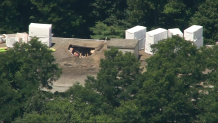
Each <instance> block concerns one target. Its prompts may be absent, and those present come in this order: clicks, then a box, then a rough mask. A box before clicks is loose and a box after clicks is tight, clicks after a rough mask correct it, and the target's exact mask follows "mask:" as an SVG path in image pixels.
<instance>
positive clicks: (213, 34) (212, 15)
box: [190, 0, 218, 44]
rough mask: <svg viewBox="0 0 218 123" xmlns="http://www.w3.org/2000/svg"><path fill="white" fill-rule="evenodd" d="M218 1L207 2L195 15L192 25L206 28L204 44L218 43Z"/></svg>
mask: <svg viewBox="0 0 218 123" xmlns="http://www.w3.org/2000/svg"><path fill="white" fill-rule="evenodd" d="M217 6H218V1H217V0H206V2H205V3H203V4H201V5H200V6H199V8H198V11H197V12H196V13H195V14H194V16H193V17H192V19H191V22H190V24H196V25H201V26H203V27H204V32H203V35H204V44H215V43H216V41H218V36H217V34H218V33H217V31H216V30H217V29H218V24H217V23H218V20H217V19H216V18H217V17H218V10H217Z"/></svg>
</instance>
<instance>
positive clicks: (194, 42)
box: [193, 37, 204, 49]
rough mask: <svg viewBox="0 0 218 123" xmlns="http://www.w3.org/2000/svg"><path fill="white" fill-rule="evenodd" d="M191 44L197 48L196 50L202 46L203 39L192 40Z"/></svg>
mask: <svg viewBox="0 0 218 123" xmlns="http://www.w3.org/2000/svg"><path fill="white" fill-rule="evenodd" d="M193 44H195V45H196V46H197V48H198V49H199V48H200V47H202V46H203V44H204V42H203V37H201V38H199V39H197V40H194V41H193Z"/></svg>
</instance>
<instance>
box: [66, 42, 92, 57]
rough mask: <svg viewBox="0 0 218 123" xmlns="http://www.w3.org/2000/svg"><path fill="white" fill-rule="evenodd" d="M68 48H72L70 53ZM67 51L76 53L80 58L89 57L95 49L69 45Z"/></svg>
mask: <svg viewBox="0 0 218 123" xmlns="http://www.w3.org/2000/svg"><path fill="white" fill-rule="evenodd" d="M70 48H73V50H72V51H70ZM68 50H69V51H70V52H71V53H72V54H74V52H77V53H78V54H81V55H82V56H90V55H92V53H91V51H92V50H95V48H92V47H82V46H77V45H69V47H68Z"/></svg>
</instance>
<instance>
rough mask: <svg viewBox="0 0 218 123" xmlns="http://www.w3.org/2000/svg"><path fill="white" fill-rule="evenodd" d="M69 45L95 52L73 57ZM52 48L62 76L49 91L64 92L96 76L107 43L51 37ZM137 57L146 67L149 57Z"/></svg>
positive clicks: (141, 54)
mask: <svg viewBox="0 0 218 123" xmlns="http://www.w3.org/2000/svg"><path fill="white" fill-rule="evenodd" d="M70 44H72V45H77V46H83V47H92V48H95V52H94V54H93V55H91V56H88V57H83V58H78V57H74V56H73V55H72V54H71V53H70V52H69V51H68V46H69V45H70ZM0 47H6V45H5V43H3V44H0ZM52 48H55V49H56V51H55V52H53V53H52V55H53V56H54V58H55V59H56V61H55V62H56V63H58V64H59V67H60V68H62V74H61V76H60V78H59V79H58V80H57V81H55V82H54V83H53V89H52V90H49V91H51V92H55V91H59V92H64V91H66V90H67V89H68V88H69V87H71V86H72V85H73V84H75V83H77V82H79V83H80V84H82V85H83V84H84V83H85V80H86V78H87V75H89V76H96V75H97V73H98V71H99V63H100V59H102V58H104V51H105V50H107V42H105V41H103V40H94V39H93V40H92V39H75V38H58V37H52ZM139 55H140V61H141V67H144V66H146V62H145V59H147V58H149V57H150V56H151V55H149V54H146V53H145V52H144V50H141V51H139ZM144 71H145V69H144ZM43 90H46V89H43Z"/></svg>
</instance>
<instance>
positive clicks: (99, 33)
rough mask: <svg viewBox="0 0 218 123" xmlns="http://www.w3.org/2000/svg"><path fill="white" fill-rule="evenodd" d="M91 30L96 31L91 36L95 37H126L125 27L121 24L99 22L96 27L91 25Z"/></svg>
mask: <svg viewBox="0 0 218 123" xmlns="http://www.w3.org/2000/svg"><path fill="white" fill-rule="evenodd" d="M90 30H91V31H92V32H93V33H94V35H91V38H94V39H100V40H103V39H106V38H107V39H111V38H124V29H121V28H120V27H119V26H108V25H106V24H104V23H103V22H97V23H96V25H95V27H91V28H90Z"/></svg>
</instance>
